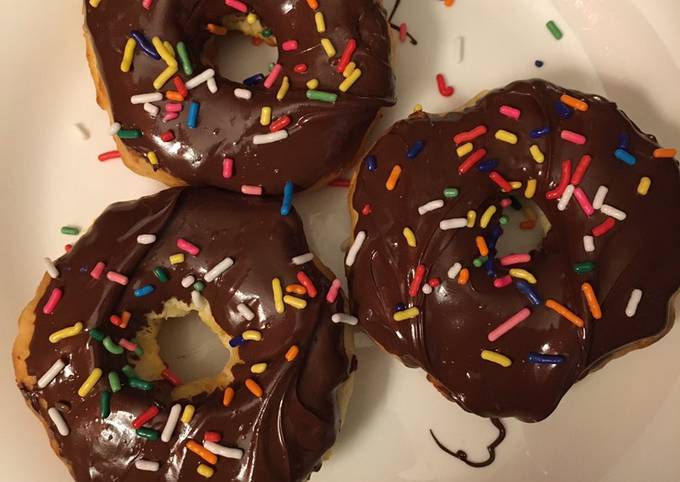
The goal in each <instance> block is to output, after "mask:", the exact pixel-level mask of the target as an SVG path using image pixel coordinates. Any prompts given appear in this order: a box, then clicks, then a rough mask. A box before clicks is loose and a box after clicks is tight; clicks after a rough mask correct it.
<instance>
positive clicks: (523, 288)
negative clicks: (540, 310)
mask: <svg viewBox="0 0 680 482" xmlns="http://www.w3.org/2000/svg"><path fill="white" fill-rule="evenodd" d="M515 286H517V289H518V290H519V291H520V292H521V293H522V294H523V295H525V296H526V297H527V298H529V301H531V304H533V305H540V304H542V303H543V300H541V298H540V296H538V295H537V294H536V292H535V291H534V289H533V288H532V287H531V285H529V283H527V282H526V281H524V280H521V279H520V280H517V281H515Z"/></svg>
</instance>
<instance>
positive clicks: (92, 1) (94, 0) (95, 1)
mask: <svg viewBox="0 0 680 482" xmlns="http://www.w3.org/2000/svg"><path fill="white" fill-rule="evenodd" d="M100 3H102V0H90V6H92V7H94V8H97V7H98V6H99V4H100Z"/></svg>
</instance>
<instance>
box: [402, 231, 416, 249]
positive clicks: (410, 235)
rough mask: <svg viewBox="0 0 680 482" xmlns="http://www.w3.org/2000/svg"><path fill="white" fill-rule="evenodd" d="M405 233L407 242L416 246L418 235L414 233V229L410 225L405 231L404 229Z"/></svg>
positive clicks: (413, 246)
mask: <svg viewBox="0 0 680 482" xmlns="http://www.w3.org/2000/svg"><path fill="white" fill-rule="evenodd" d="M402 233H403V234H404V238H406V243H407V244H408V245H409V246H410V247H412V248H415V247H416V235H415V234H413V230H412V229H411V228H409V227H408V226H407V227H405V228H404V231H402Z"/></svg>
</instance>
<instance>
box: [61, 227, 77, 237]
mask: <svg viewBox="0 0 680 482" xmlns="http://www.w3.org/2000/svg"><path fill="white" fill-rule="evenodd" d="M61 234H68V235H69V236H78V235H79V234H80V228H76V227H75V226H62V227H61Z"/></svg>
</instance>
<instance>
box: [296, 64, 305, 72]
mask: <svg viewBox="0 0 680 482" xmlns="http://www.w3.org/2000/svg"><path fill="white" fill-rule="evenodd" d="M293 70H294V71H295V72H296V73H298V74H304V73H305V72H307V64H297V65H296V66H295V67H293Z"/></svg>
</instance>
